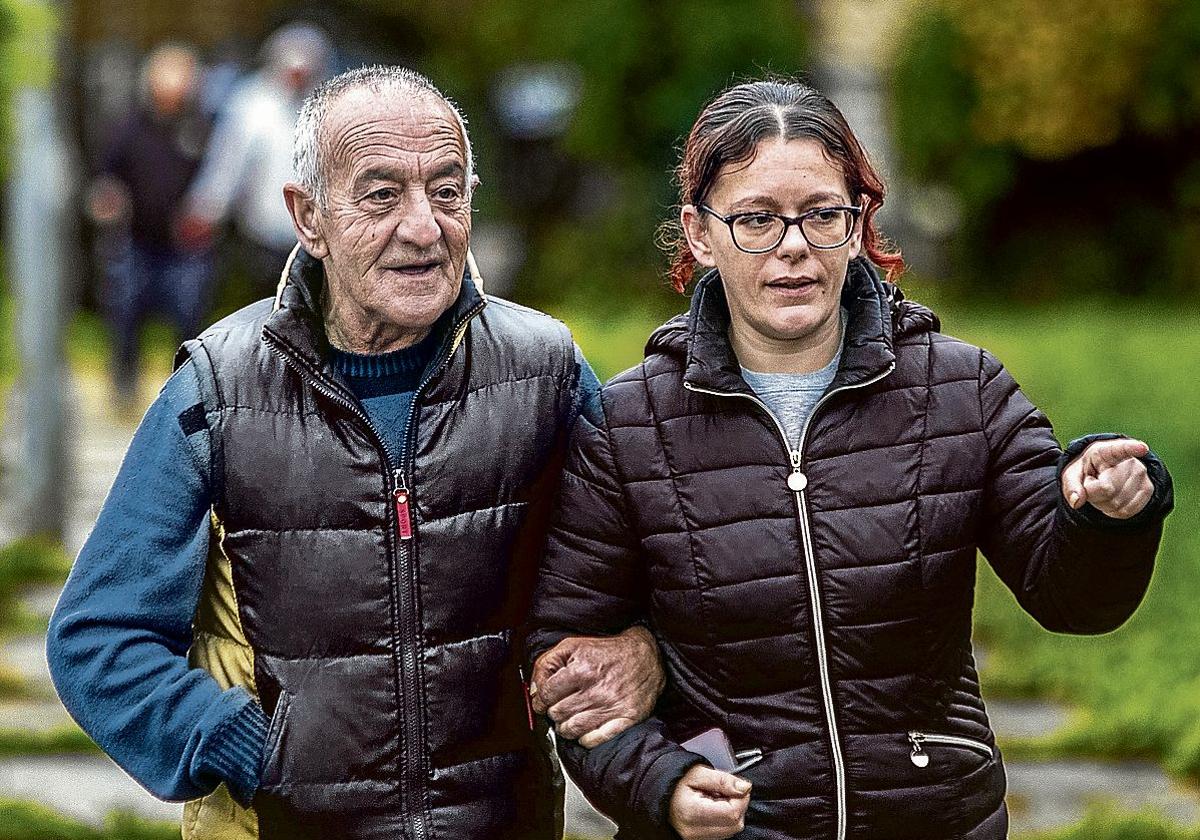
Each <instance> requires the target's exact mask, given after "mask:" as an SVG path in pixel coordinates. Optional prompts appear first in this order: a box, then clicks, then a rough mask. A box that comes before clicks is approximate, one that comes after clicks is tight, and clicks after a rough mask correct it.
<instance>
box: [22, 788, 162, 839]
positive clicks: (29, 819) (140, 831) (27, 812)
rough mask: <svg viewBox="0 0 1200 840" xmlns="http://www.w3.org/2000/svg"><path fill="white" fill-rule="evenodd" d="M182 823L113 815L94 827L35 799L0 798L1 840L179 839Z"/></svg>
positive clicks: (130, 815) (128, 815)
mask: <svg viewBox="0 0 1200 840" xmlns="http://www.w3.org/2000/svg"><path fill="white" fill-rule="evenodd" d="M178 838H179V824H178V823H176V822H158V821H153V820H146V819H143V818H142V817H137V816H134V815H132V814H120V813H119V814H112V815H110V816H109V817H108V819H107V820H106V821H105V823H104V826H103V827H102V828H92V827H91V826H88V825H85V824H83V823H81V822H78V821H77V820H73V819H71V818H70V817H64V816H63V815H61V814H59V813H57V812H56V811H51V810H50V809H49V808H45V807H43V806H41V805H36V804H34V803H32V802H22V801H18V800H15V799H6V798H0V840H178Z"/></svg>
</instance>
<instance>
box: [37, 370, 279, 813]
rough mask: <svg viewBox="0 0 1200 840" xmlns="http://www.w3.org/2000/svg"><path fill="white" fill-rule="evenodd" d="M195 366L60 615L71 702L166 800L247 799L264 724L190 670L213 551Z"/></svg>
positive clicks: (149, 440)
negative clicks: (218, 792) (214, 795)
mask: <svg viewBox="0 0 1200 840" xmlns="http://www.w3.org/2000/svg"><path fill="white" fill-rule="evenodd" d="M200 405H201V399H200V389H199V381H198V379H197V372H196V370H195V368H194V367H193V366H192V365H191V364H190V363H189V364H185V365H184V366H182V367H181V368H180V369H179V370H178V371H176V372H175V374H174V375H173V376H172V377H171V378H170V379H169V380H168V381H167V383H166V385H164V386H163V389H162V391H161V393H160V394H159V395H158V398H157V399H156V400H155V402H154V404H153V405H151V406H150V409H149V410H148V411H147V412H146V416H145V417H144V418H143V419H142V422H141V425H140V426H139V427H138V429H137V432H136V433H135V434H134V437H133V442H132V443H131V444H130V446H129V450H128V451H127V452H126V453H125V459H124V461H123V462H122V463H121V468H120V471H119V472H118V474H117V478H116V481H115V482H114V483H113V487H112V490H111V491H109V495H108V498H107V499H106V500H105V502H104V506H103V508H102V509H101V511H100V516H99V518H98V519H97V520H96V526H95V528H94V529H93V530H92V533H91V535H90V536H89V537H88V539H87V542H86V543H85V544H84V546H83V549H82V550H81V551H80V552H79V557H78V558H77V559H76V561H75V565H74V567H73V568H72V569H71V574H70V577H69V578H68V579H67V583H66V586H65V588H64V589H63V592H62V595H61V597H60V598H59V601H58V606H57V607H56V608H55V610H54V615H53V616H52V617H51V620H50V632H49V637H48V639H47V647H46V653H47V658H48V660H49V663H50V673H51V676H52V677H53V679H54V685H55V688H56V689H57V690H58V694H59V697H60V698H61V699H62V702H63V705H65V706H66V707H67V710H68V711H69V712H70V713H71V715H72V717H74V718H75V720H76V721H77V722H78V723H79V725H80V726H81V727H82V728H83V729H84V731H86V732H87V733H88V735H90V736H91V737H92V739H93V740H95V741H96V743H97V744H98V745H99V746H100V747H101V748H102V749H103V750H104V751H105V752H106V753H108V754H109V755H110V756H111V757H112V758H113V760H114V761H116V762H117V764H119V765H120V766H121V767H122V768H123V769H124V770H125V771H126V772H127V773H129V775H131V776H132V777H133V778H134V779H136V780H137V781H138V782H139V783H140V784H142V785H143V786H144V787H145V788H146V789H147V790H149V791H150V792H151V793H153V794H154V795H155V796H157V797H159V798H160V799H167V800H184V799H194V798H196V797H198V796H203V795H206V794H208V793H211V792H212V791H213V790H214V789H215V788H216V787H217V785H218V784H220V783H221V782H226V783H227V785H228V787H229V790H230V792H231V793H232V794H233V796H234V797H235V798H237V799H238V800H239V801H241V802H243V803H246V802H248V801H249V799H250V797H251V796H253V794H254V791H255V790H256V788H257V786H258V783H259V776H260V768H261V764H262V753H263V743H264V741H265V737H266V729H267V721H266V719H265V717H264V716H263V712H262V710H261V709H260V708H259V706H258V704H257V703H256V702H254V700H253V699H252V698H251V697H250V695H249V694H248V693H247V692H246V691H245V690H244V689H241V688H231V689H229V690H226V691H222V689H221V687H220V686H219V685H218V684H217V682H216V681H215V680H214V679H213V678H212V676H211V675H210V674H209V673H208V672H207V671H204V670H202V669H199V668H192V667H190V666H189V664H188V661H187V651H188V648H189V647H190V646H191V644H192V618H193V616H194V614H195V611H196V605H197V603H198V601H199V597H200V589H201V584H202V582H203V577H204V568H205V561H206V557H207V553H208V536H209V528H210V525H209V509H210V506H211V493H210V473H211V467H210V459H209V439H208V429H207V425H206V423H205V421H204V411H203V407H200V408H197V406H200Z"/></svg>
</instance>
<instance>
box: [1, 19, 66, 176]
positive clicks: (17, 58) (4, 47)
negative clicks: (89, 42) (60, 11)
mask: <svg viewBox="0 0 1200 840" xmlns="http://www.w3.org/2000/svg"><path fill="white" fill-rule="evenodd" d="M56 25H57V24H56V18H55V16H54V13H53V11H52V9H51V6H50V4H49V3H46V2H36V0H0V177H3V176H4V175H5V174H7V172H8V154H9V147H10V138H11V136H12V126H11V123H10V121H11V119H12V113H13V107H12V102H13V95H14V93H15V92H16V90H17V89H18V88H19V87H21V86H32V87H40V86H44V85H47V84H49V83H50V81H51V79H52V78H53V76H54V63H53V62H54V52H55V51H54V44H53V40H52V38H53V35H54V32H55V27H56Z"/></svg>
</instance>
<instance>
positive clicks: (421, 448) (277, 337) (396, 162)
mask: <svg viewBox="0 0 1200 840" xmlns="http://www.w3.org/2000/svg"><path fill="white" fill-rule="evenodd" d="M295 160H296V166H295V168H296V180H295V181H294V182H291V183H289V184H288V185H287V186H286V188H285V191H284V193H283V195H276V196H275V198H276V200H277V201H280V202H281V203H283V202H284V200H285V197H286V205H285V206H287V207H288V208H289V210H290V215H291V218H293V220H294V225H295V227H294V231H295V235H296V236H297V237H298V239H299V241H300V244H299V245H297V246H296V247H295V250H294V251H293V253H292V257H291V258H290V259H289V260H288V261H287V263H286V266H285V269H284V270H285V274H286V282H285V283H284V284H283V285H282V287H281V288H280V290H279V293H278V295H277V296H273V297H271V298H267V299H265V300H261V301H259V302H257V303H255V304H251V305H250V306H248V307H245V308H243V309H242V310H240V311H239V312H236V313H234V314H232V315H230V316H229V317H228V318H225V319H223V320H222V321H220V322H218V323H217V324H216V325H214V326H212V327H210V328H209V329H207V330H205V331H204V332H203V333H202V335H201V336H200V337H199V338H197V339H196V340H194V341H189V342H188V343H187V344H185V346H184V348H183V349H182V350H181V352H180V354H179V356H178V357H177V362H178V369H177V370H176V372H175V374H174V375H173V376H172V377H171V378H170V379H169V380H168V381H167V383H166V384H165V385H164V386H163V389H162V391H161V392H160V394H159V396H158V398H157V399H156V400H155V402H154V403H153V404H152V405H151V406H150V409H149V410H148V411H147V413H146V416H145V418H144V419H143V421H142V423H141V425H140V426H139V427H138V430H137V432H136V433H135V435H134V437H133V441H132V443H131V444H130V447H129V451H128V452H127V453H126V455H125V458H124V460H123V461H122V464H121V470H120V472H119V473H118V475H117V477H116V480H115V482H114V484H113V489H112V491H111V493H110V494H109V496H108V498H107V499H106V500H105V503H104V507H103V509H102V510H101V512H100V516H99V518H98V520H97V522H96V526H95V528H94V529H93V530H92V532H91V534H90V536H89V537H88V540H87V542H86V543H85V545H84V546H83V549H82V550H81V551H80V554H79V557H78V559H77V560H76V562H75V565H74V566H73V568H72V570H71V574H70V577H69V579H68V580H67V583H66V586H65V587H64V589H63V593H62V596H61V597H60V599H59V601H58V605H57V606H56V608H55V611H54V615H53V617H52V619H51V622H50V629H49V634H48V641H47V656H48V660H49V663H50V669H51V674H52V676H53V679H54V683H55V686H56V688H57V690H58V692H59V695H60V697H61V699H62V701H63V704H64V705H65V706H66V708H67V709H68V710H69V711H70V712H71V714H72V715H73V716H74V718H75V719H76V720H77V721H78V722H79V724H80V725H81V726H82V727H83V729H84V730H85V731H86V732H87V733H88V734H89V735H91V736H92V737H93V738H94V739H95V740H96V742H97V743H98V744H99V745H100V746H101V747H102V748H103V749H104V750H105V751H106V752H107V753H108V754H109V755H111V756H112V757H113V759H114V760H115V761H116V762H117V763H118V764H119V765H120V766H121V767H123V768H124V769H125V770H126V771H127V772H128V773H129V774H130V775H131V776H133V777H134V778H135V779H137V780H138V781H139V782H140V783H141V784H143V785H144V786H145V787H146V788H147V789H149V790H150V791H151V792H153V793H154V794H155V795H157V796H159V797H162V798H164V799H171V800H182V799H186V800H191V801H190V802H189V803H188V805H187V806H186V807H185V810H184V824H183V827H184V837H185V838H188V839H189V840H202V838H220V839H221V840H235V839H237V838H247V840H248V839H249V838H255V837H262V838H264V840H265V838H302V837H311V838H331V837H339V838H363V839H364V840H366V838H381V837H401V836H403V837H413V838H426V840H440V839H441V838H444V840H466V839H467V838H475V839H476V840H496V839H497V838H511V840H558V838H559V837H561V835H562V820H563V814H562V810H563V798H562V777H561V773H560V772H559V768H558V763H557V762H556V761H555V760H554V753H553V749H552V747H551V746H550V742H549V734H548V727H547V725H546V723H545V721H544V720H541V719H535V717H534V716H533V713H532V711H530V709H529V708H528V706H527V702H528V701H527V695H526V694H525V688H524V685H523V682H524V678H523V674H522V671H521V663H522V660H523V651H522V648H521V643H522V641H523V639H524V635H525V634H524V631H523V629H522V628H523V625H524V621H525V619H526V617H527V612H528V605H529V599H530V598H531V596H532V589H533V581H534V578H535V576H536V573H537V563H538V560H539V559H540V553H541V549H542V547H543V545H544V542H545V530H546V527H547V522H548V516H549V511H550V509H551V506H552V504H553V498H554V491H555V488H556V487H557V484H558V478H559V471H560V469H561V465H562V460H563V457H564V455H565V445H566V439H567V433H568V429H569V426H570V425H571V424H572V423H573V422H574V421H575V418H576V416H577V415H578V409H579V405H580V403H581V402H582V401H583V399H585V398H586V396H587V395H588V394H591V393H594V392H595V390H596V389H597V388H598V387H599V383H598V382H596V379H595V375H594V374H593V373H592V372H591V368H590V367H589V366H588V364H587V362H586V361H585V360H584V359H583V357H582V354H580V352H579V350H578V348H577V347H576V346H575V344H574V342H573V340H572V338H571V334H570V332H569V331H568V330H567V328H566V327H565V326H564V325H563V324H562V323H560V322H558V321H556V320H554V319H552V318H550V317H548V316H546V315H544V314H542V313H540V312H535V311H534V310H531V309H527V308H525V307H522V306H518V305H516V304H513V303H509V302H508V301H505V300H502V299H500V298H496V297H491V296H488V297H485V296H484V295H483V293H482V292H481V280H480V278H479V275H478V272H477V271H476V269H475V267H474V262H473V259H472V258H471V257H470V252H469V241H470V234H471V220H472V196H473V192H474V190H475V188H476V186H477V183H478V182H477V179H476V177H475V175H474V165H473V157H472V154H471V146H470V140H469V137H468V136H467V132H466V124H465V122H464V120H463V118H462V115H461V114H460V113H459V111H458V110H457V108H456V107H455V106H454V105H453V104H452V103H451V102H450V101H449V100H447V99H446V97H445V96H444V95H443V94H442V93H441V92H440V91H438V89H437V88H436V87H435V86H434V85H433V84H432V83H431V82H430V81H429V80H428V79H426V78H424V77H423V76H420V75H418V74H416V73H414V72H412V71H409V70H406V69H404V68H399V67H368V68H362V69H360V70H358V71H351V72H349V73H346V74H343V75H341V76H339V77H336V78H334V79H332V80H331V81H329V82H327V83H325V84H324V85H322V86H320V87H318V88H317V90H316V91H315V92H314V93H313V94H312V95H311V96H310V98H309V99H308V100H307V102H306V104H305V106H304V108H303V110H302V112H301V115H300V118H299V128H298V130H297V132H296V153H295ZM279 270H280V267H272V269H271V273H272V274H277V273H278V272H279ZM563 645H564V647H563V648H562V649H560V650H559V654H560V655H561V660H562V661H561V668H560V669H559V671H558V677H559V679H558V681H557V682H558V683H560V684H561V683H564V682H569V683H571V684H572V686H573V688H572V689H571V690H568V691H565V692H564V697H565V698H566V699H568V700H569V701H570V702H572V703H573V704H575V707H576V709H577V711H578V713H579V720H578V721H577V723H582V722H585V721H587V722H589V726H590V727H591V729H594V730H603V731H602V732H593V731H590V730H581V731H579V732H576V733H575V734H574V735H573V736H572V737H581V738H582V740H584V741H585V742H588V743H591V742H592V741H593V739H595V740H596V741H599V740H603V737H611V736H612V735H615V734H616V733H617V732H619V731H620V729H621V728H622V727H624V726H629V725H632V724H633V723H635V722H636V721H637V720H640V719H641V718H642V717H644V716H645V715H647V714H649V712H650V709H651V707H652V706H653V705H654V701H655V699H656V698H657V696H658V691H659V690H660V689H661V687H662V669H661V665H660V663H659V660H658V652H657V649H656V648H655V646H654V642H653V639H652V638H651V637H650V634H649V632H648V631H647V630H646V628H644V627H635V628H630V629H629V630H627V631H626V632H625V633H622V634H614V635H613V636H612V637H611V638H605V639H591V640H587V639H579V638H575V639H572V640H567V641H564V643H563ZM559 688H560V689H561V685H560V686H559Z"/></svg>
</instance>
